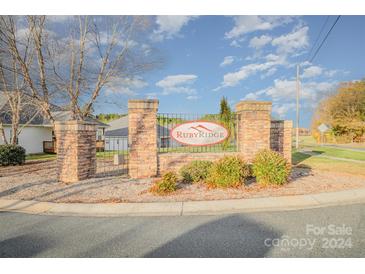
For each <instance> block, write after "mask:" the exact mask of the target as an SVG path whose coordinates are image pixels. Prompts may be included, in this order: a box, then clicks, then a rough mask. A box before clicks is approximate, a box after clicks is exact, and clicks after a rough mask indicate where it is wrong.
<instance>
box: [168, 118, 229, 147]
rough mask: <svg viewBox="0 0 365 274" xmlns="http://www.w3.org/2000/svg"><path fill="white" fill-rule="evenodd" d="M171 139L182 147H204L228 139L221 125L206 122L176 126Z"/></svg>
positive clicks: (226, 132) (225, 130)
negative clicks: (182, 145)
mask: <svg viewBox="0 0 365 274" xmlns="http://www.w3.org/2000/svg"><path fill="white" fill-rule="evenodd" d="M170 135H171V137H172V138H173V139H174V140H175V141H177V142H179V143H181V144H184V145H189V146H206V145H214V144H219V143H222V142H223V141H224V140H225V139H227V138H228V136H229V132H228V130H227V129H226V128H225V127H224V126H223V125H221V124H218V123H214V122H208V121H191V122H187V123H182V124H180V125H177V126H176V127H174V128H173V129H172V130H171V133H170Z"/></svg>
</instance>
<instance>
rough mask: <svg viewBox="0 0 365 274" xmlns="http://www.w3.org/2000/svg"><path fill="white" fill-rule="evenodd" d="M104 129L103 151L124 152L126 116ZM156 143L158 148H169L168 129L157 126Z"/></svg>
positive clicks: (126, 130) (126, 138) (126, 136)
mask: <svg viewBox="0 0 365 274" xmlns="http://www.w3.org/2000/svg"><path fill="white" fill-rule="evenodd" d="M108 125H109V126H108V127H107V128H106V129H105V140H104V141H105V150H126V149H127V148H128V115H125V116H123V117H121V118H119V119H116V120H113V121H110V122H108ZM157 136H158V137H157V143H158V146H159V147H169V144H170V142H174V141H172V140H171V138H170V129H169V128H167V127H163V126H160V125H157ZM174 145H175V147H176V146H179V144H175V143H174Z"/></svg>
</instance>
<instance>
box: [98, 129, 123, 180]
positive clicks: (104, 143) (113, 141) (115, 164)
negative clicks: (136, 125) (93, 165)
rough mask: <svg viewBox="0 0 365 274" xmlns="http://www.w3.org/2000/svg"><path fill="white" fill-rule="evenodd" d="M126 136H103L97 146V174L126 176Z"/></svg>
mask: <svg viewBox="0 0 365 274" xmlns="http://www.w3.org/2000/svg"><path fill="white" fill-rule="evenodd" d="M128 152H129V149H128V136H105V137H104V140H99V141H98V145H97V152H96V159H97V171H98V173H99V174H111V175H118V174H128V159H129V154H128Z"/></svg>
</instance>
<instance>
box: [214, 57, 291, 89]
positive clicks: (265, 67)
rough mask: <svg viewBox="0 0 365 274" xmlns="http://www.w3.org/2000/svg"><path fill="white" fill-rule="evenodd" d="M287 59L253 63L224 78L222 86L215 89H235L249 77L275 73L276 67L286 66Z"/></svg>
mask: <svg viewBox="0 0 365 274" xmlns="http://www.w3.org/2000/svg"><path fill="white" fill-rule="evenodd" d="M285 62H286V61H285V59H283V58H277V59H276V60H274V61H267V62H265V63H260V64H259V63H252V64H248V65H245V66H243V67H241V68H240V69H239V70H238V71H235V72H229V73H227V74H225V75H224V76H223V82H222V83H221V85H220V86H219V87H217V88H215V89H214V91H218V90H220V89H222V88H224V87H234V86H237V85H238V84H239V82H240V81H242V80H244V79H246V78H247V77H249V76H251V75H254V74H256V73H257V72H269V74H270V73H271V74H272V73H274V72H275V71H276V70H273V68H274V67H276V66H278V65H284V64H285Z"/></svg>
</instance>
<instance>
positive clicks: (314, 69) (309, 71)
mask: <svg viewBox="0 0 365 274" xmlns="http://www.w3.org/2000/svg"><path fill="white" fill-rule="evenodd" d="M322 72H323V69H322V68H321V67H319V66H310V67H307V68H305V69H304V70H303V74H302V78H313V77H316V76H319V75H321V74H322Z"/></svg>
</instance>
